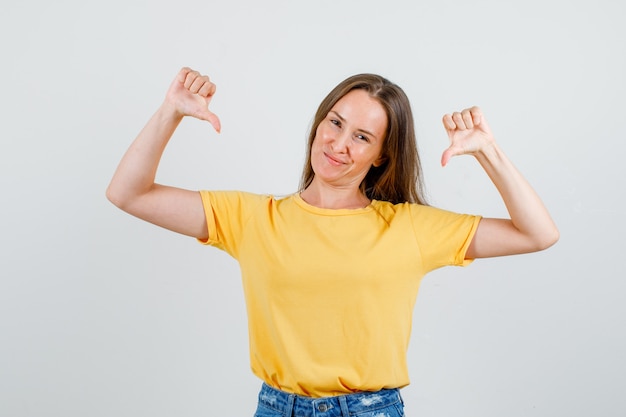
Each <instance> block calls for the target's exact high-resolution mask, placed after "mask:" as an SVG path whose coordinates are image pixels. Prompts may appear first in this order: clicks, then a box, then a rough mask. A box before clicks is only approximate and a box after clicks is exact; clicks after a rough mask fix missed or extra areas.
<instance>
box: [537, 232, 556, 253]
mask: <svg viewBox="0 0 626 417" xmlns="http://www.w3.org/2000/svg"><path fill="white" fill-rule="evenodd" d="M560 237H561V234H560V232H559V229H557V228H556V226H554V227H553V228H552V230H550V231H548V232H546V233H545V234H543V235H542V236H541V237H540V238H538V239H537V241H536V245H537V246H536V250H537V251H542V250H546V249H548V248H549V247H551V246H553V245H554V244H555V243H556V242H558V241H559V238H560Z"/></svg>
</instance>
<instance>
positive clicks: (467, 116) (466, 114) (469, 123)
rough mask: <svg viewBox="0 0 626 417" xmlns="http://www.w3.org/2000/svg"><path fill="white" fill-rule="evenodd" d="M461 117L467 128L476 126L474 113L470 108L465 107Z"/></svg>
mask: <svg viewBox="0 0 626 417" xmlns="http://www.w3.org/2000/svg"><path fill="white" fill-rule="evenodd" d="M461 117H462V118H463V123H465V127H466V128H467V129H471V128H473V127H474V120H473V118H472V113H471V111H470V109H465V110H463V111H462V112H461Z"/></svg>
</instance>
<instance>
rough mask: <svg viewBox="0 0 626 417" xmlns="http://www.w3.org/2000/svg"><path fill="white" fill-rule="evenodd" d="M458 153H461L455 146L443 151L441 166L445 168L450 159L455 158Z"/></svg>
mask: <svg viewBox="0 0 626 417" xmlns="http://www.w3.org/2000/svg"><path fill="white" fill-rule="evenodd" d="M458 153H459V152H458V150H457V149H456V148H455V147H453V146H450V147H449V148H448V149H446V150H445V151H443V154H442V155H441V166H442V167H445V166H446V165H447V164H448V162H449V161H450V159H451V158H452V157H453V156H456V155H458Z"/></svg>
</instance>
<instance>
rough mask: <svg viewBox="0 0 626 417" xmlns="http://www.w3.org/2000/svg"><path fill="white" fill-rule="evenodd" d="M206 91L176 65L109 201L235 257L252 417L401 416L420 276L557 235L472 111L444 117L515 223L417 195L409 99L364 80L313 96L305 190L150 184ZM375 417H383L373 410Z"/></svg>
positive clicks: (453, 142) (201, 112)
mask: <svg viewBox="0 0 626 417" xmlns="http://www.w3.org/2000/svg"><path fill="white" fill-rule="evenodd" d="M214 94H215V85H214V84H213V83H212V82H211V81H210V79H209V78H208V77H207V76H203V75H201V74H200V73H198V72H197V71H193V70H191V69H189V68H183V69H181V71H180V72H179V73H178V75H177V76H176V78H175V80H174V81H173V82H172V84H171V86H170V88H169V90H168V92H167V95H166V98H165V101H164V102H163V104H162V105H161V106H160V108H159V109H158V110H157V111H156V113H155V114H154V115H153V116H152V118H151V119H150V121H149V122H148V123H147V124H146V126H145V127H144V128H143V130H142V131H141V132H140V134H139V135H138V137H137V138H136V139H135V141H134V142H133V143H132V144H131V146H130V148H129V149H128V151H127V152H126V154H125V155H124V157H123V158H122V161H121V162H120V164H119V167H118V168H117V171H116V172H115V175H114V176H113V179H112V181H111V184H110V185H109V188H108V190H107V197H108V198H109V200H110V201H111V202H113V203H114V204H115V205H116V206H118V207H119V208H121V209H122V210H125V211H127V212H128V213H130V214H132V215H135V216H137V217H139V218H141V219H144V220H146V221H149V222H152V223H154V224H156V225H159V226H162V227H165V228H167V229H170V230H173V231H175V232H178V233H182V234H185V235H189V236H192V237H195V238H197V239H198V240H199V241H201V242H202V243H205V244H208V245H212V246H215V247H218V248H220V249H222V250H224V251H226V252H227V253H229V254H230V255H232V256H233V257H235V258H236V259H237V260H238V261H239V264H240V266H241V271H242V279H243V285H244V292H245V296H246V305H247V310H248V322H249V335H250V361H251V367H252V370H253V372H254V373H255V374H256V375H257V376H258V377H259V378H261V379H262V380H263V386H262V389H261V393H260V394H259V405H258V409H257V413H256V416H258V417H261V416H292V415H297V416H313V415H315V416H318V417H319V416H328V417H330V416H342V415H343V416H346V417H347V416H348V415H363V416H367V415H372V416H373V415H388V416H401V415H403V404H402V400H401V397H400V394H399V388H402V387H403V386H406V385H407V384H408V383H409V378H408V374H407V365H406V349H407V346H408V341H409V334H410V329H411V318H412V311H413V306H414V303H415V298H416V296H417V291H418V288H419V284H420V282H421V279H422V277H423V276H424V275H425V274H426V273H427V272H429V271H431V270H433V269H436V268H439V267H441V266H445V265H466V264H468V263H469V262H471V261H472V260H473V259H475V258H485V257H493V256H503V255H511V254H520V253H527V252H533V251H538V250H542V249H545V248H548V247H549V246H551V245H552V244H554V243H555V242H556V241H557V240H558V236H559V233H558V230H557V228H556V226H555V224H554V222H553V221H552V219H551V217H550V215H549V213H548V211H547V210H546V208H545V207H544V205H543V203H542V202H541V200H540V199H539V197H538V196H537V194H536V193H535V192H534V190H533V189H532V188H531V186H530V185H529V184H528V183H527V182H526V180H525V179H524V178H523V177H522V175H521V174H520V173H519V172H518V171H517V170H516V169H515V168H514V166H513V165H512V164H511V163H510V162H509V160H508V159H507V158H506V156H505V155H504V153H503V152H502V150H501V149H500V148H499V147H498V145H497V143H496V142H495V140H494V137H493V135H492V133H491V130H490V129H489V126H488V124H487V121H486V119H485V117H484V115H483V114H482V112H481V110H480V109H479V108H477V107H472V108H470V109H466V110H463V111H461V112H455V113H452V114H447V115H445V116H444V117H443V124H444V127H445V129H446V131H447V133H448V136H449V138H450V147H449V148H448V149H446V151H445V152H444V153H443V156H442V161H441V162H442V164H443V165H446V164H447V163H448V161H449V160H450V158H452V157H453V156H456V155H462V154H470V155H473V156H474V157H475V158H476V159H477V160H478V162H479V163H480V165H481V166H482V167H483V169H484V170H485V171H486V173H487V175H489V177H490V178H491V180H492V181H493V183H494V184H495V186H496V187H497V189H498V191H499V192H500V195H501V196H502V199H503V200H504V203H505V204H506V207H507V209H508V212H509V215H510V218H509V219H490V218H482V217H480V216H472V215H466V214H457V213H453V212H449V211H444V210H440V209H437V208H434V207H430V206H428V205H426V203H425V201H424V198H423V196H422V185H421V174H420V171H421V168H420V163H419V157H418V153H417V147H416V143H415V133H414V125H413V117H412V113H411V107H410V104H409V100H408V99H407V97H406V95H405V94H404V92H403V91H402V90H401V89H400V88H399V87H398V86H397V85H395V84H393V83H391V82H389V81H388V80H386V79H384V78H383V77H380V76H377V75H373V74H361V75H356V76H353V77H350V78H348V79H346V80H344V81H343V82H342V83H340V84H339V85H338V86H337V87H335V89H333V91H331V92H330V93H329V94H328V96H327V97H326V98H325V99H324V100H323V102H322V103H321V104H320V106H319V108H318V111H317V113H316V115H315V119H314V122H313V126H312V129H311V133H310V137H309V142H308V149H307V162H306V164H305V167H304V172H303V176H302V182H301V189H300V190H299V192H298V193H295V194H293V195H291V196H289V197H286V198H281V199H276V198H274V197H272V196H263V195H256V194H251V193H246V192H237V191H229V192H209V191H200V192H198V191H189V190H183V189H180V188H174V187H169V186H165V185H160V184H155V182H154V179H155V175H156V171H157V167H158V165H159V161H160V158H161V155H162V153H163V151H164V149H165V147H166V145H167V143H168V141H169V139H170V137H171V136H172V134H173V132H174V130H175V129H176V127H177V126H178V124H179V123H180V122H181V120H182V119H183V117H185V116H191V117H195V118H198V119H201V120H206V121H208V122H209V123H211V124H212V125H213V127H214V128H215V129H216V130H217V131H218V132H219V130H220V127H221V126H220V121H219V119H218V117H217V116H216V115H215V114H213V113H212V112H211V111H210V110H209V109H208V105H209V103H210V101H211V98H212V97H213V95H214ZM381 413H382V414H381Z"/></svg>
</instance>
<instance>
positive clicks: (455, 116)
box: [452, 111, 466, 130]
mask: <svg viewBox="0 0 626 417" xmlns="http://www.w3.org/2000/svg"><path fill="white" fill-rule="evenodd" d="M452 120H453V121H454V124H455V125H456V128H457V129H458V130H465V129H466V126H465V121H464V120H463V115H462V114H461V113H459V112H458V111H455V112H454V113H452Z"/></svg>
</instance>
